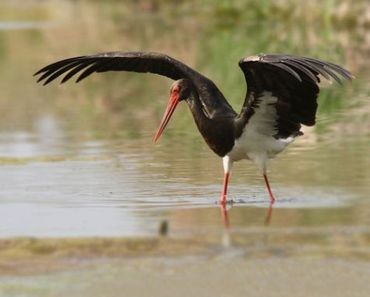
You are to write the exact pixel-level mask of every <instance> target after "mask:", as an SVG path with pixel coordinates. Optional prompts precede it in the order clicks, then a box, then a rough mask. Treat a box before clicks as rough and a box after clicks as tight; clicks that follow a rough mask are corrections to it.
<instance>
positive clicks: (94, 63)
mask: <svg viewBox="0 0 370 297" xmlns="http://www.w3.org/2000/svg"><path fill="white" fill-rule="evenodd" d="M239 67H240V69H241V70H242V72H243V74H244V78H245V81H246V84H247V90H246V95H245V99H244V103H243V105H242V107H241V110H240V112H239V113H238V112H236V111H235V110H234V109H233V108H232V106H231V105H230V103H229V102H228V101H227V100H226V99H225V97H224V95H223V94H222V92H221V91H220V89H219V88H218V87H217V86H216V84H215V83H214V82H213V81H212V80H211V79H209V78H207V77H206V76H205V75H203V74H201V73H200V72H198V71H196V70H195V69H193V68H192V67H190V66H188V65H186V64H185V63H183V62H181V61H180V60H177V59H175V58H172V57H170V56H169V55H167V54H163V53H158V52H149V51H148V52H145V51H144V52H143V51H136V52H123V51H121V52H104V53H99V54H93V55H85V56H77V57H72V58H67V59H62V60H60V61H57V62H54V63H52V64H49V65H47V66H45V67H43V68H42V69H40V70H39V71H37V72H36V73H35V74H34V75H35V76H38V80H37V82H42V83H43V85H47V84H48V83H50V82H51V81H53V80H55V79H57V78H58V77H60V76H63V77H62V78H61V81H60V82H61V83H64V82H66V81H68V80H69V79H71V78H72V77H74V76H77V75H78V76H77V79H76V82H79V81H81V80H83V79H85V78H86V77H88V76H89V75H91V74H93V73H101V72H107V71H129V72H139V73H153V74H157V75H161V76H165V77H168V78H170V79H172V80H174V82H173V84H172V86H171V88H170V96H169V101H168V103H167V107H166V109H165V112H164V115H163V117H162V120H161V122H160V125H159V127H158V129H157V131H156V133H155V135H154V139H153V140H154V142H157V141H158V140H159V138H160V137H161V135H162V133H163V131H164V130H165V128H166V126H167V124H168V123H169V121H170V119H171V117H172V115H173V113H174V111H175V109H176V107H177V105H178V104H179V103H180V102H185V103H186V104H187V105H188V107H189V109H190V111H191V113H192V115H193V118H194V121H195V124H196V127H197V128H198V130H199V132H200V134H201V135H202V137H203V138H204V140H205V142H206V143H207V145H208V146H209V148H210V149H211V150H212V151H213V152H214V153H216V154H217V155H218V156H219V157H221V158H222V164H223V171H224V176H223V186H222V189H221V194H220V198H219V203H220V205H224V206H225V205H226V204H228V203H231V202H232V200H231V199H230V200H228V184H229V179H230V174H231V170H232V166H233V163H234V162H236V161H239V160H243V159H248V160H251V161H252V162H253V163H255V165H256V166H257V168H258V170H259V172H260V173H261V174H262V176H263V178H264V182H265V186H266V189H267V192H268V195H269V200H270V204H273V203H274V202H275V196H274V194H273V192H272V190H271V187H270V183H269V179H268V177H267V164H268V160H269V159H271V158H274V157H275V156H276V155H278V154H279V153H280V152H282V151H283V150H284V149H285V148H286V147H287V146H288V145H289V144H291V143H292V142H293V141H294V140H295V139H296V138H298V137H300V136H302V135H303V132H302V131H301V128H302V125H305V126H313V125H315V121H316V111H317V107H318V103H317V99H318V95H319V91H320V86H319V83H320V80H321V79H322V78H324V79H326V80H329V81H333V80H334V81H336V82H338V83H339V84H342V83H343V81H345V80H348V81H350V80H352V79H353V78H354V76H353V75H352V73H351V72H350V71H348V70H346V69H344V68H342V67H340V66H338V65H336V64H334V63H331V62H327V61H323V60H320V59H316V58H310V57H304V56H297V55H289V54H275V53H274V54H258V55H253V56H248V57H245V58H242V59H241V60H240V61H239Z"/></svg>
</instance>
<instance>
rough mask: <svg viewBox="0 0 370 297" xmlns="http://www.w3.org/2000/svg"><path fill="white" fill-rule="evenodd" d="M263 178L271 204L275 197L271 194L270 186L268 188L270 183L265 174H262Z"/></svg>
mask: <svg viewBox="0 0 370 297" xmlns="http://www.w3.org/2000/svg"><path fill="white" fill-rule="evenodd" d="M263 178H264V179H265V183H266V187H267V190H268V192H269V194H270V203H271V204H273V203H274V202H275V197H274V194H272V191H271V188H270V184H269V180H268V179H267V175H266V174H264V175H263Z"/></svg>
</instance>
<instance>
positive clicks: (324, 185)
mask: <svg viewBox="0 0 370 297" xmlns="http://www.w3.org/2000/svg"><path fill="white" fill-rule="evenodd" d="M53 121H56V120H55V119H52V118H51V117H50V116H49V117H48V121H47V127H49V128H50V127H57V126H60V123H57V122H55V123H54V124H51V123H52V122H53ZM172 132H173V134H174V136H173V137H172V138H171V139H170V140H168V139H166V136H164V137H163V141H162V144H159V145H154V144H153V143H152V142H151V137H150V132H149V131H148V132H144V133H143V134H144V136H143V137H142V138H139V139H124V138H123V139H118V140H96V139H95V140H89V141H85V142H79V143H78V144H76V143H74V142H73V141H71V138H69V137H68V131H65V132H64V135H58V133H56V132H55V131H54V130H53V129H50V131H44V130H43V129H40V133H38V134H31V133H26V132H22V133H12V134H4V135H2V136H1V137H0V139H1V141H0V152H1V155H2V162H1V163H2V164H1V166H0V178H1V180H2V181H3V186H2V188H1V190H0V203H1V209H0V226H1V227H0V237H18V236H36V237H69V236H85V237H87V236H137V235H155V234H157V232H158V226H159V225H160V223H161V222H162V221H163V220H166V221H168V223H169V226H170V230H171V232H173V234H177V233H184V232H185V233H187V234H189V231H191V230H196V232H198V233H199V232H200V233H202V232H205V231H206V232H209V231H211V230H213V231H215V230H222V217H221V216H220V215H219V211H218V209H217V208H218V207H217V199H218V195H219V191H220V188H221V182H222V164H221V160H220V159H219V158H218V157H216V156H214V155H213V154H212V153H211V152H210V151H208V148H207V147H206V146H205V145H204V144H203V143H202V140H199V141H197V143H195V144H190V143H185V144H182V140H181V137H180V136H179V137H177V136H176V135H175V133H176V131H172ZM302 139H303V143H300V140H298V141H297V142H296V143H295V144H293V145H291V147H290V148H289V149H288V150H287V151H286V152H285V153H283V154H282V155H281V156H279V157H278V158H277V159H276V160H273V161H272V162H271V164H270V165H271V166H270V168H271V170H270V179H271V182H272V186H273V190H274V192H275V194H276V196H277V203H276V204H275V205H274V207H273V208H274V210H273V215H272V219H271V226H274V225H284V226H290V227H292V226H311V225H322V226H327V225H329V226H330V225H332V224H340V225H356V226H358V227H360V228H363V227H364V226H367V227H368V225H367V224H368V219H367V216H366V210H364V208H363V207H364V206H366V207H368V205H369V201H368V199H367V198H368V196H367V194H368V193H369V184H368V183H367V177H368V176H367V174H368V163H369V156H368V155H366V152H367V149H368V143H369V142H368V139H360V140H358V139H356V140H353V141H348V140H346V141H342V142H339V143H337V142H323V143H319V144H317V145H312V144H306V143H304V137H302ZM171 143H176V144H175V145H174V147H173V146H172V145H171ZM189 146H190V148H189ZM192 146H195V148H196V151H195V152H193V150H194V148H191V147H192ZM138 147H140V150H139V151H138V149H137V148H138ZM348 147H351V151H350V152H348ZM364 156H365V157H364ZM339 160H340V162H339ZM360 162H361V163H360ZM297 164H298V165H299V166H297ZM349 177H350V178H349ZM230 198H232V199H233V200H234V201H235V203H234V204H233V206H232V207H231V209H230V210H229V219H230V221H231V228H233V227H237V228H238V229H243V228H249V227H251V226H263V224H264V218H265V215H266V212H267V210H268V206H269V204H268V195H267V192H266V189H265V188H264V183H263V180H262V179H261V176H259V174H258V171H257V169H256V168H255V166H254V165H253V164H252V163H250V162H248V161H241V162H238V163H236V164H235V168H234V170H233V176H232V179H231V184H230ZM360 206H361V207H360ZM359 212H365V214H361V216H359ZM282 217H285V220H283V219H282ZM203 229H204V230H203Z"/></svg>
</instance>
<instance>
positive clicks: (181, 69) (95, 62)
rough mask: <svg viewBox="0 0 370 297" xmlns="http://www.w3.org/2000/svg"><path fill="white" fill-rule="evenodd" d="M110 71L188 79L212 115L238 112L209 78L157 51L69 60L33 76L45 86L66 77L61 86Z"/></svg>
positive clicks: (117, 53) (100, 55) (110, 54)
mask: <svg viewBox="0 0 370 297" xmlns="http://www.w3.org/2000/svg"><path fill="white" fill-rule="evenodd" d="M107 71H132V72H140V73H154V74H158V75H162V76H166V77H169V78H171V79H173V80H178V79H182V78H186V79H189V80H191V81H192V83H193V85H194V86H195V88H196V90H197V91H198V95H199V97H200V99H201V100H202V101H203V104H204V105H205V106H207V109H208V110H209V111H211V113H212V112H213V113H217V111H219V110H222V109H223V110H225V109H227V110H229V111H230V112H231V113H232V114H234V113H235V112H234V111H233V109H232V107H231V106H230V105H229V103H228V102H227V101H226V99H225V98H224V96H223V95H222V93H221V92H220V90H219V89H218V88H217V87H216V85H215V84H214V83H213V82H212V81H211V80H210V79H208V78H206V77H205V76H203V75H202V74H200V73H199V72H197V71H195V70H194V69H192V68H191V67H189V66H187V65H185V64H184V63H182V62H180V61H178V60H176V59H174V58H171V57H170V56H167V55H165V54H160V53H155V52H107V53H101V54H96V55H91V56H79V57H74V58H68V59H64V60H61V61H58V62H55V63H52V64H50V65H47V66H46V67H44V68H42V69H40V70H39V71H37V72H36V73H35V74H34V75H41V76H40V78H39V79H38V80H37V82H43V84H44V85H46V84H48V83H50V82H51V81H53V80H55V79H57V78H58V77H60V76H62V75H63V74H64V77H63V78H62V80H61V83H64V82H66V81H68V80H69V79H71V78H72V77H73V76H75V75H77V74H78V73H80V75H79V76H78V78H77V80H76V82H79V81H81V80H83V79H84V78H86V77H88V76H89V75H91V74H92V73H95V72H98V73H99V72H107Z"/></svg>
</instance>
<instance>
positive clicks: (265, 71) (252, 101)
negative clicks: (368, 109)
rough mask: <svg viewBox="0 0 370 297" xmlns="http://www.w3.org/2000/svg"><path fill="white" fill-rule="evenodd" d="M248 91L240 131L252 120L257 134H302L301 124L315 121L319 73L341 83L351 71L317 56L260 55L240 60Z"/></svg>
mask: <svg viewBox="0 0 370 297" xmlns="http://www.w3.org/2000/svg"><path fill="white" fill-rule="evenodd" d="M239 66H240V68H241V69H242V71H243V73H244V76H245V79H246V82H247V88H248V90H247V94H246V98H245V101H244V105H243V108H242V111H241V113H240V114H239V116H238V120H237V124H238V125H239V129H238V134H241V133H242V130H243V128H244V127H245V125H246V124H247V123H249V122H253V125H254V128H255V129H256V132H257V133H261V134H269V135H270V136H274V137H275V138H287V137H290V136H296V135H298V134H301V132H300V131H299V130H300V127H301V124H303V125H307V126H312V125H314V124H315V116H316V110H317V102H316V99H317V96H318V93H319V86H318V83H319V82H320V78H319V75H321V76H322V77H324V78H326V79H329V80H330V79H331V78H333V79H334V80H335V81H337V82H338V83H341V82H342V79H347V80H350V79H352V78H353V76H352V74H351V73H350V72H349V71H347V70H345V69H343V68H342V67H340V66H338V65H336V64H333V63H329V62H324V61H321V60H318V59H313V58H307V57H298V56H291V55H279V54H271V55H265V54H261V55H258V56H251V57H247V58H244V59H242V60H240V62H239Z"/></svg>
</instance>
